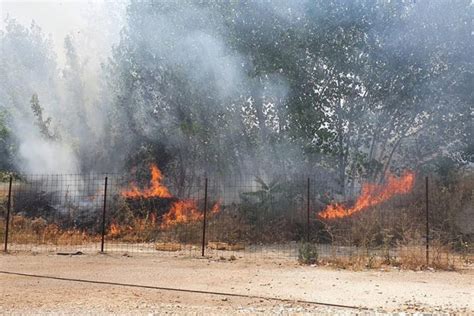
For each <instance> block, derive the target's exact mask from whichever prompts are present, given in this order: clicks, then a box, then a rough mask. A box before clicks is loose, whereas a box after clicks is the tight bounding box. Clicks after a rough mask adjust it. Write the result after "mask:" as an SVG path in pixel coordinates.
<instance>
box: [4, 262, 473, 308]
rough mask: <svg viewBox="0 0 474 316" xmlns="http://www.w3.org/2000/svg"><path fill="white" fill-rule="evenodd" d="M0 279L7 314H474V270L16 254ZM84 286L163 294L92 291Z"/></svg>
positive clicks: (5, 264)
mask: <svg viewBox="0 0 474 316" xmlns="http://www.w3.org/2000/svg"><path fill="white" fill-rule="evenodd" d="M0 271H2V272H0V314H8V313H18V314H28V313H30V314H33V313H34V314H37V313H61V314H64V313H68V314H110V313H113V314H145V313H146V314H150V313H152V314H153V313H159V314H163V313H169V314H240V313H244V314H245V313H247V314H256V313H263V314H307V313H317V314H335V313H337V314H348V315H349V314H355V313H361V312H363V313H375V312H377V313H378V312H381V313H383V312H394V311H408V312H415V311H420V312H421V311H424V312H439V313H463V314H466V315H468V314H473V313H474V271H473V270H472V269H469V270H465V271H461V272H432V271H424V272H413V271H398V270H390V271H380V270H372V271H363V272H352V271H345V270H334V269H331V268H325V267H310V266H300V265H298V264H296V263H295V262H294V261H251V260H248V259H237V260H235V261H229V260H215V259H197V258H189V257H181V256H179V257H171V256H166V257H160V256H157V255H134V256H123V255H118V254H117V255H99V254H97V255H79V256H58V255H55V254H49V255H47V254H39V255H32V254H9V255H0ZM5 272H13V273H23V274H32V275H33V274H34V275H38V276H50V277H59V278H64V279H67V280H64V279H52V278H38V277H32V276H23V275H18V274H10V273H5ZM72 279H76V281H73V280H72ZM77 279H80V280H90V281H101V282H115V283H125V284H134V285H141V286H151V287H160V289H156V288H144V287H129V286H123V285H118V284H108V283H104V284H97V283H85V282H78V281H77ZM165 288H168V289H165ZM171 289H187V290H198V291H206V292H222V293H231V294H242V295H250V296H252V297H236V296H231V295H217V294H209V293H193V292H183V291H178V290H171ZM269 298H280V299H287V301H281V300H275V299H269ZM297 300H304V301H311V302H323V303H328V304H336V305H349V306H355V307H361V308H367V309H368V310H364V309H350V308H344V307H336V306H324V305H318V304H313V303H307V302H306V303H304V302H298V301H297Z"/></svg>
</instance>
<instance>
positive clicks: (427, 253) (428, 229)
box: [425, 176, 430, 266]
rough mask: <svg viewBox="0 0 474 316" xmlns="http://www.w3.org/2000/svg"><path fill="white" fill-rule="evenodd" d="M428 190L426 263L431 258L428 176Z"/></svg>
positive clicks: (427, 263) (426, 182) (426, 181)
mask: <svg viewBox="0 0 474 316" xmlns="http://www.w3.org/2000/svg"><path fill="white" fill-rule="evenodd" d="M425 190H426V192H425V193H426V195H425V199H426V265H427V266H428V265H429V262H430V261H429V260H430V223H429V200H428V196H429V194H428V176H427V177H426V178H425Z"/></svg>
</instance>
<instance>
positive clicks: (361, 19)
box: [0, 0, 474, 194]
mask: <svg viewBox="0 0 474 316" xmlns="http://www.w3.org/2000/svg"><path fill="white" fill-rule="evenodd" d="M84 6H87V4H86V3H85V4H84ZM100 8H101V11H100V12H95V13H94V14H92V15H91V16H90V17H89V18H90V21H89V26H90V29H89V32H88V33H87V32H86V34H82V35H78V34H70V35H68V36H67V37H66V38H65V39H64V43H63V46H64V50H63V51H64V56H65V61H64V62H63V63H61V64H58V62H57V56H56V55H57V54H56V52H55V51H54V49H53V47H52V40H51V38H49V37H48V35H47V34H44V32H43V31H42V30H41V25H37V24H35V23H32V24H31V25H21V24H20V23H19V22H17V21H16V20H15V17H14V16H11V17H9V18H8V19H7V20H5V21H4V25H5V27H4V29H3V30H2V31H1V33H0V41H1V55H0V73H1V74H2V76H1V79H0V153H1V157H0V168H1V169H2V170H13V171H18V172H35V173H49V172H91V171H109V172H110V171H122V170H123V169H124V168H125V169H127V170H128V169H132V168H135V167H139V168H147V167H148V164H149V163H150V162H156V163H157V164H158V165H159V166H160V168H161V169H162V170H163V171H164V172H165V173H166V174H168V175H170V177H172V178H174V179H175V181H177V182H180V181H181V182H183V181H185V179H189V178H192V177H193V176H196V175H198V174H202V173H204V172H207V173H218V174H231V173H254V174H256V173H259V174H261V175H267V174H272V173H275V172H276V173H288V172H305V173H314V172H321V173H326V174H327V175H331V178H332V179H334V181H335V185H337V187H338V188H339V190H340V191H341V193H344V194H347V193H352V190H354V185H355V184H357V183H359V182H360V181H361V180H362V179H371V180H373V181H380V180H382V178H383V177H384V175H385V174H386V172H387V171H395V172H396V171H399V170H402V169H405V168H409V169H413V170H417V171H420V170H437V171H438V172H440V173H443V172H444V173H445V172H447V171H446V170H448V171H450V170H457V169H458V168H462V167H464V166H467V165H469V164H471V165H472V163H473V154H474V153H473V151H474V144H473V139H474V135H473V129H474V127H473V115H474V113H473V112H474V109H473V107H474V95H473V87H474V60H473V57H472V56H473V48H474V47H473V44H474V35H473V34H474V33H473V32H474V31H473V24H472V23H473V20H472V17H473V13H474V12H473V10H474V7H473V4H472V2H471V1H467V0H464V1H461V0H458V1H441V0H435V1H427V0H425V1H422V0H419V1H377V0H366V1H304V0H301V1H131V2H130V3H123V4H120V5H118V4H113V3H109V2H105V3H104V4H103V5H102V6H101V7H100ZM121 8H125V10H122V9H121ZM98 16H100V17H101V18H100V19H98V18H97V17H98ZM93 30H95V31H93ZM100 30H103V32H104V33H101V32H100ZM107 32H109V33H110V34H112V35H114V34H115V35H114V36H115V37H114V36H112V35H110V37H107V34H108V33H107ZM97 34H99V35H97ZM117 34H119V37H118V38H116V37H117V36H116V35H117ZM94 36H99V37H98V38H100V44H101V45H99V46H97V45H95V46H97V47H93V46H94V45H91V41H92V40H91V39H92V38H93V37H94ZM100 36H102V37H100ZM92 42H93V41H92ZM96 43H98V42H97V41H96ZM106 44H110V47H108V46H107V45H106ZM112 44H113V45H112ZM91 57H94V58H91ZM33 99H34V100H33ZM33 103H34V104H35V106H33V108H32V105H33ZM35 109H36V110H35ZM38 109H41V112H42V116H43V117H42V119H39V118H38V115H37V110H38ZM45 120H49V121H48V127H49V128H50V131H48V133H52V134H48V135H49V136H51V135H58V136H59V135H60V137H47V135H46V136H45V132H44V126H43V127H41V123H43V125H44V123H45V122H46V121H45ZM56 133H57V134H56Z"/></svg>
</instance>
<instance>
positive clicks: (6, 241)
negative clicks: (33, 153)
mask: <svg viewBox="0 0 474 316" xmlns="http://www.w3.org/2000/svg"><path fill="white" fill-rule="evenodd" d="M12 184H13V176H10V184H9V186H8V200H7V215H6V218H5V247H4V249H3V251H5V252H7V251H8V227H9V224H10V209H11V206H12Z"/></svg>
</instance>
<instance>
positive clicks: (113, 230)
mask: <svg viewBox="0 0 474 316" xmlns="http://www.w3.org/2000/svg"><path fill="white" fill-rule="evenodd" d="M121 231H122V230H121V228H120V226H119V225H117V224H116V223H112V224H110V227H109V233H108V234H107V235H108V236H110V237H117V236H118V235H119V234H120V232H121Z"/></svg>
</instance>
